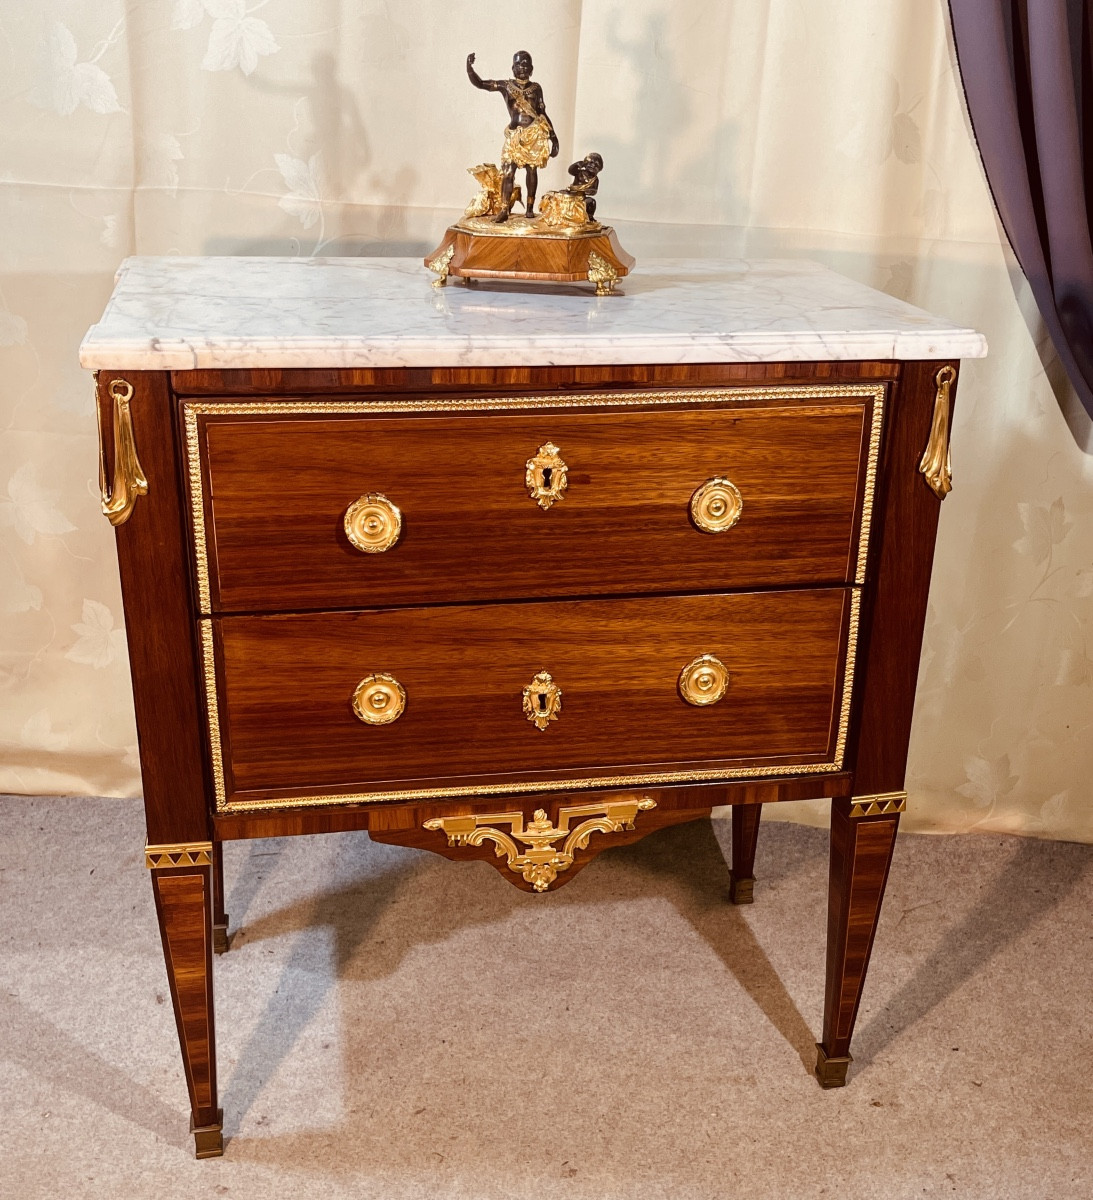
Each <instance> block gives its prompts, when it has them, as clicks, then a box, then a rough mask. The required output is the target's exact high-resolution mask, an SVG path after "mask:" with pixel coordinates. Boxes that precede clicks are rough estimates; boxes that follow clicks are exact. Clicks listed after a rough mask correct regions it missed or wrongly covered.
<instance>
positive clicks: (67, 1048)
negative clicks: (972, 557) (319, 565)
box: [0, 797, 1093, 1200]
mask: <svg viewBox="0 0 1093 1200" xmlns="http://www.w3.org/2000/svg"><path fill="white" fill-rule="evenodd" d="M143 840H144V838H143V824H142V814H141V810H140V806H139V805H138V804H134V803H131V802H127V801H117V800H91V799H72V798H70V799H61V800H58V799H46V798H38V799H26V798H16V797H11V798H7V799H3V800H0V945H2V952H0V1102H2V1119H0V1196H3V1197H5V1200H6V1198H7V1197H18V1198H19V1200H24V1198H32V1197H63V1198H69V1197H83V1196H94V1197H98V1196H103V1197H126V1198H129V1197H132V1198H138V1197H157V1198H160V1200H169V1198H171V1197H176V1196H177V1197H198V1196H200V1197H205V1196H210V1197H219V1196H229V1197H235V1198H239V1200H245V1198H250V1197H255V1198H258V1197H261V1198H262V1200H268V1198H270V1197H275V1198H277V1200H285V1198H293V1197H383V1198H385V1200H386V1198H391V1200H395V1198H401V1197H429V1198H432V1197H444V1198H449V1197H468V1198H480V1197H481V1198H492V1197H520V1198H521V1200H523V1198H525V1197H529V1196H535V1197H547V1198H550V1197H555V1196H559V1197H561V1196H564V1197H569V1198H573V1200H586V1198H587V1200H606V1198H614V1197H641V1198H642V1200H646V1198H652V1197H666V1198H667V1197H671V1198H672V1200H686V1198H690V1197H735V1196H740V1197H747V1198H748V1200H764V1198H766V1197H778V1198H783V1197H813V1196H830V1197H835V1196H839V1197H850V1198H858V1197H863V1198H864V1197H884V1198H885V1200H898V1198H902V1197H923V1196H926V1197H932V1196H952V1195H955V1196H960V1197H984V1198H986V1197H990V1198H991V1200H995V1198H1008V1197H1026V1196H1027V1197H1035V1198H1036V1200H1045V1198H1056V1197H1065V1198H1070V1197H1076V1198H1079V1200H1080V1198H1084V1197H1089V1196H1093V846H1079V845H1070V844H1062V843H1048V842H1035V841H1023V840H1016V839H1008V838H1003V837H997V836H990V837H987V836H983V837H963V838H952V837H948V838H944V837H934V838H929V837H914V836H909V835H904V836H902V837H901V838H900V841H899V844H898V846H897V850H896V861H895V865H894V867H893V870H892V877H891V881H890V883H889V888H888V897H887V902H886V906H885V912H884V915H883V917H882V922H881V928H880V933H879V935H878V939H877V945H876V950H875V953H874V959H873V965H872V969H871V973H870V978H869V982H868V985H867V989H866V994H865V1001H864V1004H863V1008H862V1012H861V1015H860V1017H859V1020H858V1033H857V1037H856V1040H855V1045H854V1053H855V1059H856V1061H855V1063H854V1066H853V1067H851V1082H850V1085H849V1086H848V1087H847V1088H845V1089H843V1090H841V1091H830V1092H825V1091H822V1090H821V1089H820V1088H819V1087H818V1086H817V1084H816V1083H815V1081H814V1079H813V1078H812V1076H811V1074H810V1071H811V1067H812V1062H813V1049H812V1044H813V1042H814V1040H815V1038H816V1036H817V1034H818V1030H819V1026H820V1020H821V1012H822V1004H823V964H824V928H825V903H826V900H825V895H826V878H827V839H826V834H825V833H823V832H822V831H817V830H814V829H806V828H802V827H798V826H791V825H785V824H778V823H771V824H770V825H769V826H767V827H766V828H765V829H764V830H763V833H762V834H761V837H760V843H759V846H760V848H759V857H758V862H757V871H756V873H757V876H758V878H759V882H758V884H757V885H756V903H755V904H754V905H753V906H752V907H751V908H744V909H735V908H733V907H732V906H731V905H729V904H727V903H725V902H724V900H723V896H724V891H725V886H726V867H725V861H724V855H725V852H726V849H727V843H728V824H727V822H715V823H714V824H713V825H712V826H711V825H710V824H709V823H699V824H694V825H690V826H682V827H679V828H677V829H673V830H668V831H665V832H663V833H660V834H657V835H653V836H651V837H650V838H648V839H646V840H645V841H643V842H641V843H639V844H638V845H636V846H634V847H630V848H625V849H620V850H616V851H613V852H611V853H608V854H604V855H603V856H601V857H600V858H599V859H598V860H597V861H596V862H595V863H594V864H593V865H592V866H590V867H589V868H588V869H587V870H585V871H584V873H583V874H581V875H580V877H579V878H577V879H576V880H574V882H573V883H572V884H571V885H569V886H567V887H566V888H565V889H564V890H563V891H561V892H559V893H558V894H557V895H554V896H550V895H548V896H529V895H525V894H524V893H522V892H519V891H517V890H516V889H515V888H512V887H509V886H508V885H507V884H506V883H505V882H504V881H503V880H502V879H501V878H500V876H498V875H497V874H496V873H495V872H494V871H493V870H492V869H491V868H489V867H487V866H484V865H479V864H458V865H456V864H449V863H447V862H445V861H444V860H442V859H440V858H436V857H433V856H432V855H429V854H425V853H418V852H414V851H409V850H401V849H397V848H391V847H386V846H381V845H373V844H372V843H371V842H370V841H369V839H368V838H367V837H366V836H365V835H363V834H345V835H337V836H329V837H320V838H311V839H305V838H297V839H293V840H291V841H270V842H250V843H242V844H229V845H228V846H227V849H226V858H227V866H226V874H227V887H228V894H229V905H228V908H229V912H230V913H231V917H232V924H233V926H241V927H242V932H241V933H240V934H238V935H237V936H236V938H235V941H234V943H233V946H232V949H231V951H230V952H229V953H228V954H227V955H226V956H224V957H223V958H219V959H217V961H216V989H217V993H216V1003H217V1012H218V1018H219V1063H220V1086H221V1100H222V1103H223V1106H224V1112H225V1128H226V1133H227V1135H228V1137H229V1139H230V1140H229V1142H228V1145H227V1150H226V1155H225V1157H224V1158H222V1159H219V1160H213V1161H208V1162H196V1161H195V1160H194V1159H193V1156H192V1144H191V1141H192V1140H191V1138H190V1137H189V1135H188V1133H187V1115H186V1112H185V1099H184V1096H185V1091H184V1086H183V1082H182V1073H181V1067H180V1061H179V1057H178V1050H177V1043H176V1040H175V1030H174V1023H173V1019H172V1015H171V1009H170V1002H169V999H168V992H167V985H166V979H165V976H164V972H163V964H162V959H161V957H160V948H159V941H158V934H157V931H156V925H155V918H154V914H153V908H152V898H151V891H150V888H149V885H148V880H147V878H146V874H145V871H144V868H143V865H142V855H141V850H142V847H143Z"/></svg>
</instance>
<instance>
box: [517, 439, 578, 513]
mask: <svg viewBox="0 0 1093 1200" xmlns="http://www.w3.org/2000/svg"><path fill="white" fill-rule="evenodd" d="M568 472H569V468H568V467H567V466H566V465H565V463H564V462H563V461H562V452H561V451H560V450H559V449H558V447H557V446H555V444H554V443H553V442H544V443H543V444H542V445H541V446H540V447H539V450H538V452H537V453H536V455H535V457H534V458H529V459H528V461H527V463H526V464H525V472H524V482H525V484H526V485H527V489H528V495H529V496H530V497H531V498H532V500H534V501H535V503H536V504H538V505H539V507H540V508H542V509H547V508H549V507H550V506H551V505H552V504H553V503H554V501H555V500H561V499H562V495H563V493H564V492H565V489H566V487H567V486H568V483H569V481H568V479H567V478H566V476H567V474H568Z"/></svg>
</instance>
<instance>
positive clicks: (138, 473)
mask: <svg viewBox="0 0 1093 1200" xmlns="http://www.w3.org/2000/svg"><path fill="white" fill-rule="evenodd" d="M97 379H98V374H97V373H96V380H97ZM110 395H111V396H112V397H113V400H114V418H113V426H114V431H113V432H114V478H113V481H112V482H111V483H109V484H107V482H106V444H105V442H104V440H103V434H102V409H101V408H100V406H99V398H98V394H97V391H96V396H95V416H96V418H97V419H98V423H99V491H100V493H101V494H102V515H103V516H104V517H105V518H106V519H107V520H108V521H109V522H110V524H111V525H124V524H125V522H126V521H128V520H129V518H130V517H131V516H132V515H133V509H134V508H135V507H136V503H137V497H138V496H147V495H148V480H147V478H146V477H145V474H144V469H143V468H142V467H141V465H140V459H139V458H137V443H136V438H135V437H134V436H133V414H132V411H131V410H130V407H129V403H130V401H131V400H132V399H133V385H132V384H131V383H130V382H129V381H128V380H126V379H112V380H111V381H110Z"/></svg>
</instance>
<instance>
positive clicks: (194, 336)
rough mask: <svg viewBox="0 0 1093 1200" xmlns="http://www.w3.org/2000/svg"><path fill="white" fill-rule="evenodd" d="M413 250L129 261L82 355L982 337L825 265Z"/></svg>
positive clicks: (947, 350) (788, 354)
mask: <svg viewBox="0 0 1093 1200" xmlns="http://www.w3.org/2000/svg"><path fill="white" fill-rule="evenodd" d="M432 278H433V276H432V275H431V274H430V273H429V272H428V271H427V270H426V269H425V268H424V267H423V266H422V264H421V261H420V259H416V258H415V259H407V258H179V257H171V258H151V257H139V258H129V259H126V261H125V262H124V263H123V264H122V266H121V269H120V270H119V271H118V276H117V283H116V286H115V288H114V294H113V296H112V297H111V298H110V302H109V304H108V305H107V306H106V311H105V312H104V313H103V317H102V320H101V321H100V322H99V323H98V324H97V325H93V326H92V327H91V329H90V330H89V331H88V334H87V337H86V338H84V341H83V345H82V346H81V347H80V363H81V365H83V366H85V367H91V368H107V369H110V370H148V371H155V370H175V371H179V370H181V371H185V370H191V369H194V368H203V367H211V368H219V369H225V368H233V367H327V368H335V367H475V366H550V365H555V364H557V365H563V364H581V363H583V364H597V365H598V364H611V363H691V362H785V361H794V360H797V361H811V360H816V359H824V360H826V359H916V358H920V359H933V358H980V357H982V356H983V355H985V354H986V352H987V344H986V340H985V339H984V338H983V336H982V335H981V334H979V333H976V332H975V331H974V330H973V329H961V328H960V327H958V326H956V325H952V324H950V323H949V322H948V321H944V320H942V319H940V318H939V317H933V316H930V314H929V313H926V312H923V311H922V310H921V309H918V308H914V307H912V306H911V305H910V304H905V303H904V302H903V301H902V300H896V299H894V298H893V297H891V296H886V295H885V294H884V293H883V292H878V291H874V290H873V289H872V288H868V287H865V286H864V285H863V284H860V283H855V282H854V281H853V280H850V279H846V278H844V277H843V276H842V275H837V274H835V272H834V271H830V270H828V269H827V268H826V267H821V266H819V265H817V264H815V263H809V262H797V261H789V260H786V261H782V260H771V261H759V262H749V261H746V260H743V259H726V260H720V261H718V260H705V259H660V260H653V261H648V260H647V261H644V262H641V263H639V264H638V266H637V268H636V269H635V271H634V273H633V274H632V275H630V276H628V277H627V278H626V279H623V280H621V281H620V291H619V292H618V293H616V294H615V295H612V296H596V295H595V294H593V292H592V290H591V288H584V289H577V288H566V289H564V290H562V289H552V288H549V287H537V286H535V285H530V284H529V285H524V286H520V287H518V286H516V285H514V284H509V283H505V284H502V285H497V286H494V285H491V284H485V283H482V284H479V285H478V286H477V287H467V286H465V285H464V284H461V283H458V282H454V281H451V280H450V281H449V283H448V286H447V287H444V288H434V287H431V286H430V282H431V280H432Z"/></svg>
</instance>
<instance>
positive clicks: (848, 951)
mask: <svg viewBox="0 0 1093 1200" xmlns="http://www.w3.org/2000/svg"><path fill="white" fill-rule="evenodd" d="M898 795H900V794H895V793H894V794H892V796H891V797H867V798H858V799H857V800H851V799H849V798H847V799H842V800H835V801H833V802H832V805H831V874H830V882H829V890H828V908H827V989H826V995H825V998H824V1037H823V1041H822V1042H821V1043H819V1044H818V1046H817V1050H818V1058H817V1062H816V1077H817V1079H819V1081H820V1083H821V1084H822V1085H823V1086H824V1087H842V1086H843V1084H845V1083H846V1070H847V1067H848V1066H849V1065H850V1062H851V1058H850V1038H851V1035H852V1034H853V1032H854V1022H855V1020H856V1019H857V1016H858V1005H859V1004H860V1003H861V995H862V987H863V985H864V983H865V972H866V969H867V968H868V966H869V955H870V953H871V952H872V949H873V938H874V936H875V935H876V932H877V920H878V918H879V917H880V908H881V901H882V900H883V899H884V888H885V884H886V883H887V882H888V869H889V867H890V866H891V864H892V850H893V848H894V846H895V842H896V830H897V829H898V827H899V811H898V808H900V807H902V801H901V800H899V799H897V798H894V797H898ZM904 799H905V797H904ZM863 800H864V802H863ZM878 800H880V801H882V803H879V804H878V803H876V801H878ZM897 806H898V807H897ZM886 807H887V808H889V809H892V808H896V809H897V810H896V811H888V812H885V811H883V810H884V809H885V808H886ZM867 813H868V814H870V815H865V814H867Z"/></svg>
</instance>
